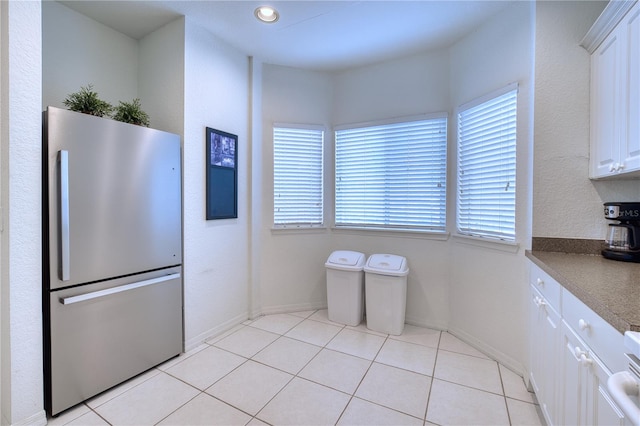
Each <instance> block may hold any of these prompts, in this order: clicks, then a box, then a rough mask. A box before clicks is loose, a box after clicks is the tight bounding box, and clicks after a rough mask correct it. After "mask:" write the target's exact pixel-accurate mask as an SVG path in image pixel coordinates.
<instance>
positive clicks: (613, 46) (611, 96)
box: [590, 31, 622, 178]
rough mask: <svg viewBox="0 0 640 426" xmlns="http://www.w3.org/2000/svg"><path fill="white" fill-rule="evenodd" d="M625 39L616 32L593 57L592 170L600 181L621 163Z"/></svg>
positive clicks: (592, 175) (593, 175)
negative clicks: (622, 68) (622, 83)
mask: <svg viewBox="0 0 640 426" xmlns="http://www.w3.org/2000/svg"><path fill="white" fill-rule="evenodd" d="M621 43H622V41H621V37H620V31H614V32H613V33H611V34H610V35H609V37H607V39H606V40H605V41H604V42H603V43H602V45H600V47H599V48H598V49H597V50H596V51H595V52H594V53H593V55H592V56H591V161H590V163H591V170H590V177H592V178H598V177H605V176H610V175H613V174H615V173H617V165H618V164H619V163H620V119H621V113H622V111H621V110H620V108H621V104H622V102H621V98H620V90H621V81H620V80H621V70H620V66H621V64H620V61H621V51H620V50H621Z"/></svg>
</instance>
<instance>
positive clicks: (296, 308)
mask: <svg viewBox="0 0 640 426" xmlns="http://www.w3.org/2000/svg"><path fill="white" fill-rule="evenodd" d="M317 309H327V304H326V302H325V303H297V304H292V305H278V306H269V307H266V308H265V307H262V312H261V313H260V315H272V314H289V313H292V312H300V311H315V310H317Z"/></svg>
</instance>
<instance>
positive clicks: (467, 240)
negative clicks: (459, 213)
mask: <svg viewBox="0 0 640 426" xmlns="http://www.w3.org/2000/svg"><path fill="white" fill-rule="evenodd" d="M453 240H454V241H455V242H456V243H460V244H466V245H470V246H476V247H482V248H488V249H493V250H498V251H503V252H507V253H517V252H518V250H519V249H520V244H519V243H517V242H515V241H503V240H492V239H489V238H480V237H472V236H469V235H460V234H453Z"/></svg>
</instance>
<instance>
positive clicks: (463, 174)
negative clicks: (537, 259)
mask: <svg viewBox="0 0 640 426" xmlns="http://www.w3.org/2000/svg"><path fill="white" fill-rule="evenodd" d="M517 94H518V88H517V86H516V85H512V86H509V87H508V88H506V89H504V90H503V91H502V92H500V93H499V94H497V95H496V94H493V95H491V97H490V99H489V100H486V98H484V99H480V100H477V101H474V102H471V103H469V104H466V105H463V106H461V107H460V109H459V113H458V191H457V194H458V200H457V201H458V211H457V225H458V232H459V233H461V234H464V235H471V236H476V237H486V238H494V239H500V240H505V241H514V240H515V208H516V101H517Z"/></svg>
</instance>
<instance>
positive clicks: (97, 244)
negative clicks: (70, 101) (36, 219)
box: [42, 107, 183, 415]
mask: <svg viewBox="0 0 640 426" xmlns="http://www.w3.org/2000/svg"><path fill="white" fill-rule="evenodd" d="M180 151H181V144H180V136H178V135H174V134H171V133H167V132H162V131H159V130H154V129H148V128H146V127H141V126H135V125H132V124H126V123H121V122H118V121H115V120H110V119H104V118H99V117H94V116H91V115H87V114H81V113H77V112H72V111H68V110H64V109H60V108H53V107H49V108H48V109H47V111H46V112H45V114H44V134H43V165H42V166H43V191H42V196H43V212H42V215H43V221H42V227H43V238H42V239H43V312H44V318H45V324H44V342H45V365H44V370H45V404H46V408H47V411H48V412H49V413H50V414H51V415H56V414H58V413H60V412H61V411H63V410H66V409H67V408H70V407H72V406H73V405H75V404H78V403H80V402H82V401H84V400H85V399H87V398H90V397H92V396H94V395H96V394H98V393H100V392H102V391H104V390H106V389H109V388H110V387H112V386H115V385H117V384H119V383H120V382H123V381H124V380H127V379H129V378H131V377H133V376H135V375H137V374H140V373H141V372H143V371H145V370H147V369H149V368H152V367H153V366H155V365H157V364H159V363H161V362H163V361H165V360H167V359H169V358H172V357H174V356H176V355H178V354H180V352H182V346H183V336H182V278H181V271H182V266H181V264H182V231H181V229H182V189H181V187H182V178H181V152H180Z"/></svg>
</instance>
